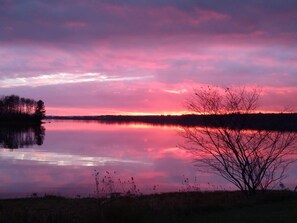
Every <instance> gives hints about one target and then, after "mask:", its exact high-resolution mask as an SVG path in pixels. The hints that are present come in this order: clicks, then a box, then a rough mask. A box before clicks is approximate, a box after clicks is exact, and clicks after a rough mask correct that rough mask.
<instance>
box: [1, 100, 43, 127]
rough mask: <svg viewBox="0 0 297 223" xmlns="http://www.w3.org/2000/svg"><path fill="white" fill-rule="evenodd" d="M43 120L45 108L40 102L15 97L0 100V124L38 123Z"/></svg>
mask: <svg viewBox="0 0 297 223" xmlns="http://www.w3.org/2000/svg"><path fill="white" fill-rule="evenodd" d="M44 118H45V106H44V102H43V101H42V100H38V101H35V100H33V99H29V98H23V97H19V96H17V95H9V96H2V97H1V98H0V122H1V123H20V122H32V123H40V122H41V121H42V119H44Z"/></svg>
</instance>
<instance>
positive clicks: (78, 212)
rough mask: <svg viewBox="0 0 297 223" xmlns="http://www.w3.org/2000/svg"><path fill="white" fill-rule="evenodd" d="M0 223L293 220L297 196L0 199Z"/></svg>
mask: <svg viewBox="0 0 297 223" xmlns="http://www.w3.org/2000/svg"><path fill="white" fill-rule="evenodd" d="M0 222H1V223H3V222H5V223H6V222H7V223H14V222H17V223H19V222H38V223H43V222H67V223H68V222H69V223H71V222H143V223H145V222H172V223H173V222H228V223H231V222H243V223H244V222H247V223H256V222H261V223H263V222H269V223H273V222H282V223H285V222H297V194H296V193H294V192H289V191H278V192H268V193H265V194H257V195H256V196H244V195H243V194H241V193H239V192H205V193H201V192H195V193H194V192H193V193H192V192H187V193H171V194H160V195H150V196H138V197H118V198H110V199H95V198H76V199H69V198H62V197H56V196H45V197H42V198H36V197H35V198H25V199H8V200H0Z"/></svg>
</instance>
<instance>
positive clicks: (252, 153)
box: [181, 88, 296, 193]
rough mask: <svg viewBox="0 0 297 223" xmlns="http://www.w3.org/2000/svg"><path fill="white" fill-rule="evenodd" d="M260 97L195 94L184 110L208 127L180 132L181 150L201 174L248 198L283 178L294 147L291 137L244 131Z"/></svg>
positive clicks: (240, 93)
mask: <svg viewBox="0 0 297 223" xmlns="http://www.w3.org/2000/svg"><path fill="white" fill-rule="evenodd" d="M259 95H260V91H259V90H258V89H252V90H247V89H245V88H241V89H237V90H236V89H235V90H234V89H231V88H226V89H224V90H222V89H219V88H214V89H213V88H207V89H204V88H202V89H200V90H195V92H194V97H193V98H190V99H189V100H188V102H187V107H188V109H189V110H191V111H193V112H195V113H199V114H205V115H207V116H208V118H207V122H210V123H205V126H204V127H187V128H184V129H183V131H182V135H183V137H184V138H185V143H184V144H183V145H182V146H181V147H182V148H184V149H186V150H189V151H190V152H192V153H193V154H194V155H195V156H196V157H197V158H196V160H195V161H196V165H197V167H198V168H199V169H200V170H201V171H207V172H211V173H215V174H218V175H219V176H221V177H223V178H225V179H226V180H227V181H229V182H231V183H232V184H234V185H235V186H236V187H237V188H238V189H240V190H241V191H244V192H247V193H255V192H256V191H257V190H260V189H261V190H265V189H268V188H269V187H270V186H272V185H273V184H274V183H276V182H279V181H280V180H282V179H283V178H284V177H285V171H286V169H287V167H288V165H289V164H290V163H292V162H293V160H292V158H291V155H292V154H293V153H294V150H293V149H294V148H293V145H294V143H295V141H296V133H294V132H278V131H270V130H247V129H245V128H244V126H245V122H246V121H247V120H246V119H245V117H247V116H246V114H250V113H253V112H254V111H255V109H256V108H257V103H258V99H259ZM243 114H245V115H243ZM213 126H216V127H215V128H214V127H213Z"/></svg>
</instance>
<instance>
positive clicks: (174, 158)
mask: <svg viewBox="0 0 297 223" xmlns="http://www.w3.org/2000/svg"><path fill="white" fill-rule="evenodd" d="M180 130H181V128H180V127H178V126H153V125H146V124H103V123H100V122H96V121H89V122H86V121H71V120H65V121H62V120H54V121H50V122H48V121H47V123H45V124H43V129H39V128H28V129H24V128H23V129H17V130H14V131H12V130H10V129H9V128H6V129H5V128H4V129H3V130H1V135H0V160H1V161H0V168H1V172H0V182H1V183H0V197H1V198H6V197H28V196H32V195H34V196H36V195H37V196H43V195H45V194H53V195H63V196H70V197H76V196H82V197H85V196H105V195H106V194H110V193H114V192H119V193H129V192H130V193H136V194H137V193H142V194H149V193H162V192H171V191H188V190H231V189H235V188H234V187H233V186H232V185H231V184H230V183H227V182H226V181H225V180H224V179H222V178H221V177H218V176H216V175H212V174H208V173H201V172H198V171H197V169H196V168H195V166H194V163H193V160H194V158H195V157H194V156H193V155H192V154H191V153H189V152H187V151H185V150H183V149H180V148H179V147H178V145H179V144H181V143H183V140H184V139H183V138H182V137H181V136H180V134H179V131H180ZM296 170H297V166H296V165H292V166H291V168H290V169H289V171H288V177H287V178H286V180H285V181H284V183H285V185H286V186H288V187H290V188H294V187H295V186H296V185H297V181H296V179H297V178H296V176H297V171H296Z"/></svg>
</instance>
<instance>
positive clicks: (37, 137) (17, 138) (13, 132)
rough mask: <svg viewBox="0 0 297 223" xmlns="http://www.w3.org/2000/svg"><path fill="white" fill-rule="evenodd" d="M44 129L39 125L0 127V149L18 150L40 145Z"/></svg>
mask: <svg viewBox="0 0 297 223" xmlns="http://www.w3.org/2000/svg"><path fill="white" fill-rule="evenodd" d="M44 136H45V128H44V127H43V126H41V125H1V126H0V147H3V148H8V149H18V148H25V147H30V146H33V145H42V144H43V140H44Z"/></svg>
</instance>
